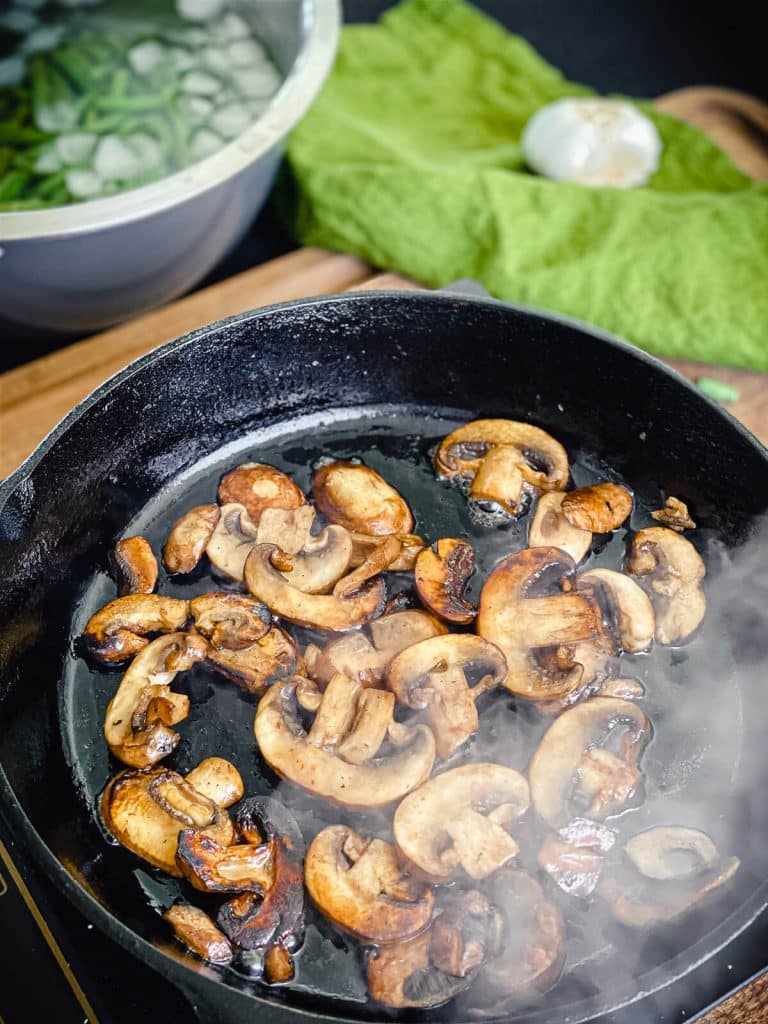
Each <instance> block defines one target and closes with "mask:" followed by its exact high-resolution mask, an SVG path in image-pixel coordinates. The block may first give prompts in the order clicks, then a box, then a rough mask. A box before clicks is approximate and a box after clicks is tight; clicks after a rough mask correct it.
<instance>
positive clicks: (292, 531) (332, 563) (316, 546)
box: [256, 506, 362, 594]
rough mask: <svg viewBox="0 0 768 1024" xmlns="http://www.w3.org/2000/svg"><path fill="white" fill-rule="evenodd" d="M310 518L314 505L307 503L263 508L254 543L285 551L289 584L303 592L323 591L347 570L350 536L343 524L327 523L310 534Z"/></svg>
mask: <svg viewBox="0 0 768 1024" xmlns="http://www.w3.org/2000/svg"><path fill="white" fill-rule="evenodd" d="M313 520H314V509H312V508H309V507H308V506H306V507H304V508H300V509H295V510H293V511H285V510H284V509H265V510H264V514H263V516H262V518H261V522H260V523H259V526H258V529H257V531H256V543H257V544H273V545H274V546H276V547H278V548H279V549H280V550H281V551H282V552H283V553H284V555H285V556H286V557H284V558H283V562H284V565H281V570H282V572H283V574H284V575H285V577H286V579H287V580H288V582H289V583H290V584H291V586H292V587H295V588H296V589H297V590H302V591H304V593H305V594H323V593H325V592H326V591H328V590H330V589H331V587H333V585H334V584H335V583H336V582H337V581H338V580H340V579H341V577H342V576H343V575H344V573H345V572H346V571H347V569H348V567H349V563H350V560H351V558H352V538H351V537H350V535H349V533H348V531H347V530H345V529H344V528H343V527H342V526H326V527H325V529H324V530H322V531H321V532H320V533H319V534H318V535H317V536H316V537H313V536H311V535H310V533H309V527H310V526H311V525H312V522H313ZM297 524H298V525H297ZM297 545H299V546H298V547H297ZM361 582H362V581H361ZM352 589H354V588H352Z"/></svg>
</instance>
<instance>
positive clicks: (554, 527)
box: [528, 491, 592, 562]
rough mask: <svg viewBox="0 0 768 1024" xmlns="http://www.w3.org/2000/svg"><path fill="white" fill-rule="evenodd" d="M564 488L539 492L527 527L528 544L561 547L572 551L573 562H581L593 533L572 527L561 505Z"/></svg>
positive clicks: (532, 546)
mask: <svg viewBox="0 0 768 1024" xmlns="http://www.w3.org/2000/svg"><path fill="white" fill-rule="evenodd" d="M564 497H565V492H564V491H550V492H548V493H545V494H541V495H539V500H538V501H537V502H536V511H535V512H534V514H533V519H532V520H531V525H530V527H529V530H528V547H531V548H538V547H553V548H560V550H561V551H565V552H566V554H569V555H570V556H571V558H572V559H573V560H574V562H580V561H581V560H582V558H583V557H584V556H585V555H586V553H587V552H588V551H589V546H590V544H591V543H592V533H591V532H590V531H589V530H580V529H578V527H576V526H572V525H571V524H570V523H569V522H568V520H567V519H566V517H565V515H564V514H563V510H562V508H561V505H562V503H563V498H564Z"/></svg>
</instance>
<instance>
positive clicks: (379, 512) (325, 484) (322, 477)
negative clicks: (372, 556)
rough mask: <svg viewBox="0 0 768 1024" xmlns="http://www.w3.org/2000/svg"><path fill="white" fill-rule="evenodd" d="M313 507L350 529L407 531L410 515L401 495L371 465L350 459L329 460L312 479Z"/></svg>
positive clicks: (379, 532) (373, 532)
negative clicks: (364, 464)
mask: <svg viewBox="0 0 768 1024" xmlns="http://www.w3.org/2000/svg"><path fill="white" fill-rule="evenodd" d="M312 494H313V496H314V499H315V502H316V504H317V507H318V508H319V509H320V511H321V512H322V513H323V514H324V515H325V516H327V517H328V519H330V521H331V522H332V523H338V524H339V525H340V526H344V527H346V529H347V530H350V531H353V532H354V533H363V534H368V535H369V536H370V535H374V536H381V535H384V534H389V533H411V531H412V530H413V515H412V514H411V510H410V509H409V508H408V504H407V503H406V501H405V499H404V498H402V497H401V496H400V494H398V492H397V491H396V490H395V488H394V487H392V485H391V484H388V483H387V481H386V480H385V479H384V477H382V476H381V475H380V474H379V473H377V472H376V470H375V469H371V468H370V466H363V465H361V464H359V463H354V462H329V463H327V464H326V465H324V466H321V467H320V468H319V469H318V470H317V472H316V473H315V475H314V478H313V480H312Z"/></svg>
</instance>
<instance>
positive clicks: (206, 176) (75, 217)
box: [0, 0, 340, 331]
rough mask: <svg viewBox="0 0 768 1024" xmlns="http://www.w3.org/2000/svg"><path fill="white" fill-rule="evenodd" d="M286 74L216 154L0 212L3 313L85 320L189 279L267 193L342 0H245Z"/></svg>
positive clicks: (116, 314)
mask: <svg viewBox="0 0 768 1024" xmlns="http://www.w3.org/2000/svg"><path fill="white" fill-rule="evenodd" d="M238 6H240V7H241V8H242V10H243V12H244V13H246V12H247V14H248V16H249V17H250V19H251V20H252V22H253V24H254V25H255V26H256V27H257V29H258V31H259V33H260V34H261V36H262V38H264V39H265V41H266V42H267V43H268V45H269V46H270V49H271V52H272V54H273V56H274V58H275V60H276V62H277V64H278V66H279V67H280V69H281V71H283V73H284V74H285V75H286V78H285V81H284V83H283V85H282V87H281V88H280V91H279V92H278V93H277V95H276V96H275V98H274V100H273V101H272V103H271V104H270V106H269V107H268V108H267V110H266V111H265V112H264V114H262V116H261V117H260V118H259V119H258V120H257V121H255V122H254V124H253V125H252V126H251V127H250V128H249V129H248V131H246V132H245V133H244V134H243V135H241V136H240V137H239V138H237V139H235V140H234V141H233V142H231V143H230V144H229V145H227V146H225V147H224V148H223V149H221V150H219V151H218V152H217V153H214V155H213V156H210V157H208V158H207V159H206V160H203V161H201V162H200V163H197V164H195V165H193V166H192V167H189V168H187V169H185V170H183V171H180V172H178V173H177V174H173V175H171V176H169V177H167V178H163V179H162V180H161V181H158V182H154V183H153V184H150V185H146V186H144V187H143V188H138V189H134V190H133V191H131V192H124V193H122V194H121V195H117V196H113V197H110V198H109V199H97V200H93V201H91V202H86V203H78V204H73V205H71V206H62V207H59V208H57V209H54V210H38V211H33V212H29V213H5V214H0V317H2V318H5V319H8V320H15V321H18V322H20V323H24V324H29V325H31V326H33V327H42V328H48V329H51V330H54V331H90V330H95V329H97V328H100V327H106V326H108V325H109V324H113V323H116V322H117V321H119V320H124V319H126V318H127V317H129V316H132V315H134V314H136V313H139V312H141V311H142V310H145V309H148V308H150V307H151V306H156V305H159V304H160V303H163V302H167V301H168V300H169V299H172V298H174V296H176V295H179V294H181V293H182V292H184V291H186V290H187V289H189V288H191V287H192V286H193V285H194V284H196V282H197V281H199V280H200V279H201V278H202V277H203V276H204V275H205V274H206V273H207V272H208V271H209V270H210V269H211V268H212V267H213V266H214V265H215V264H216V263H217V262H218V261H219V260H220V259H221V258H222V256H224V255H225V254H226V253H227V252H228V250H229V249H231V248H232V246H233V245H235V244H236V243H237V242H238V241H239V239H240V238H241V237H242V235H243V233H244V232H245V231H246V229H247V228H248V226H249V224H250V222H251V220H252V219H253V216H254V214H255V213H256V212H257V211H258V210H259V209H260V208H261V206H262V205H263V203H264V201H265V199H266V197H267V194H268V192H269V189H270V186H271V184H272V180H273V178H274V174H275V171H276V169H277V165H278V163H279V160H280V155H281V152H282V149H283V145H284V142H285V139H286V136H287V135H288V133H289V131H290V130H291V128H293V126H294V125H295V124H296V122H297V121H298V120H299V118H300V117H301V116H302V115H303V114H304V113H305V112H306V110H307V108H308V107H309V105H310V104H311V103H312V101H313V100H314V99H315V97H316V96H317V94H318V92H319V91H320V87H321V86H322V84H323V82H324V80H325V78H326V76H327V75H328V72H329V71H330V68H331V65H332V62H333V57H334V54H335V51H336V44H337V41H338V35H339V22H340V8H339V0H243V2H241V3H240V4H239V5H238Z"/></svg>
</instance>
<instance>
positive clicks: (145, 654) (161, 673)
mask: <svg viewBox="0 0 768 1024" xmlns="http://www.w3.org/2000/svg"><path fill="white" fill-rule="evenodd" d="M207 650H208V645H207V644H206V643H205V641H204V640H203V639H202V637H199V636H197V635H196V634H190V633H170V634H169V635H168V636H161V637H158V638H157V640H153V641H152V643H151V644H149V646H148V647H146V648H145V649H144V650H143V651H141V652H140V653H139V654H137V655H136V657H135V658H134V660H133V661H132V662H131V664H130V665H129V666H128V669H127V671H126V673H125V675H124V676H123V678H122V680H121V681H120V685H119V687H118V688H117V692H116V693H115V695H114V697H113V698H112V700H111V701H110V702H109V704H108V706H107V714H106V718H105V721H104V738H105V739H106V741H107V744H108V745H109V749H110V750H111V752H112V753H113V754H114V756H115V757H116V758H117V759H118V760H119V761H122V762H123V764H127V765H130V766H131V767H132V768H148V767H149V766H150V765H153V764H156V763H157V761H159V760H160V759H161V758H163V757H166V756H167V755H168V754H170V753H171V751H172V750H174V749H175V748H176V745H177V744H178V742H179V736H178V733H175V732H174V731H173V729H172V728H171V726H173V725H178V723H179V722H181V721H183V720H184V719H185V718H186V717H187V715H188V714H189V698H188V697H186V696H184V695H183V694H179V693H172V692H171V683H172V682H173V680H174V678H175V676H176V673H177V672H184V671H186V670H187V669H189V668H191V667H192V666H193V665H194V664H195V662H198V661H201V660H202V659H203V658H204V657H205V655H206V653H207Z"/></svg>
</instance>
